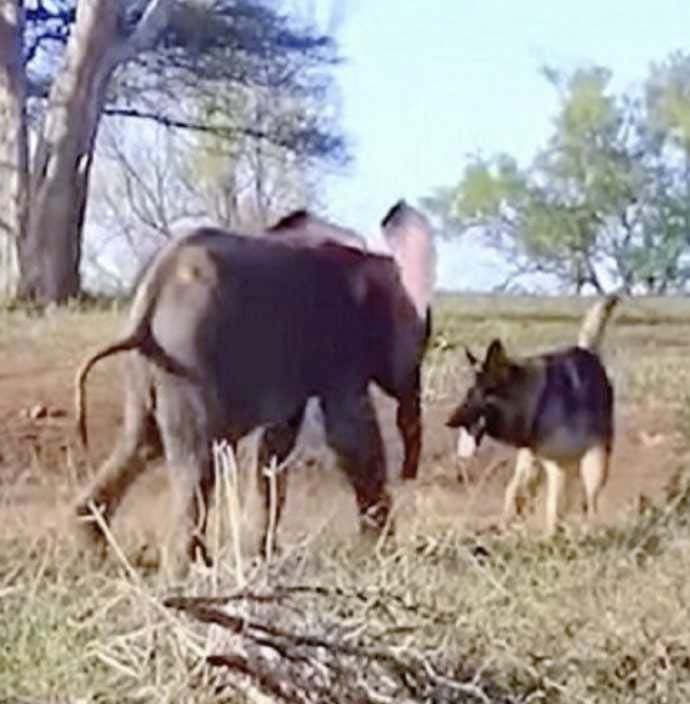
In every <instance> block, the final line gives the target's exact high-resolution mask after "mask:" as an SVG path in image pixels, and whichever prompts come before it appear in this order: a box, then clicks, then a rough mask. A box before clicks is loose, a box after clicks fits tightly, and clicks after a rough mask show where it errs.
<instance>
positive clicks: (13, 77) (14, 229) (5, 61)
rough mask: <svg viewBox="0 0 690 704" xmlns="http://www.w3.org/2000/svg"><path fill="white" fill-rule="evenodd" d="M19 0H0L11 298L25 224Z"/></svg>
mask: <svg viewBox="0 0 690 704" xmlns="http://www.w3.org/2000/svg"><path fill="white" fill-rule="evenodd" d="M23 30H24V10H23V7H22V2H21V0H0V296H2V297H9V296H14V295H15V293H16V291H17V283H18V277H19V267H18V262H17V243H18V242H19V241H20V240H21V238H22V237H23V235H24V228H25V225H26V202H27V200H26V198H27V189H28V140H27V127H26V109H25V108H26V74H25V72H24V65H23V61H22V46H23V44H22V41H23Z"/></svg>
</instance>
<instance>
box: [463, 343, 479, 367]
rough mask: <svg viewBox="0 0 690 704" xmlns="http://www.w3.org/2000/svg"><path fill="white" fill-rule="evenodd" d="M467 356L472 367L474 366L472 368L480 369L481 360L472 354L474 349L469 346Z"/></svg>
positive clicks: (466, 349) (466, 350)
mask: <svg viewBox="0 0 690 704" xmlns="http://www.w3.org/2000/svg"><path fill="white" fill-rule="evenodd" d="M465 357H467V361H468V362H469V363H470V367H472V369H479V367H480V362H479V360H478V359H477V358H476V357H475V356H474V355H473V354H472V350H470V348H469V347H465Z"/></svg>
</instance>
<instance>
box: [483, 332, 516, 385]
mask: <svg viewBox="0 0 690 704" xmlns="http://www.w3.org/2000/svg"><path fill="white" fill-rule="evenodd" d="M509 364H510V359H508V355H507V354H506V350H505V347H503V343H502V342H501V341H500V340H498V339H495V340H493V341H492V342H491V344H490V345H489V349H487V351H486V357H485V359H484V365H483V368H484V371H485V372H486V373H487V374H488V375H489V376H494V377H500V376H501V375H502V373H503V370H504V369H505V368H506V367H507V366H508V365H509Z"/></svg>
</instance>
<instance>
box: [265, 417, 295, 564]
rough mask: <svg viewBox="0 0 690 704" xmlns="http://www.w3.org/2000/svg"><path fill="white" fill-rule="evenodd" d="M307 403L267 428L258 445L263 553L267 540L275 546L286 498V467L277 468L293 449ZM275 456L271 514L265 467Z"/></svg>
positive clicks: (269, 480) (268, 479)
mask: <svg viewBox="0 0 690 704" xmlns="http://www.w3.org/2000/svg"><path fill="white" fill-rule="evenodd" d="M305 407H306V404H304V405H302V406H300V408H299V410H298V411H297V412H296V413H295V414H294V415H293V416H291V417H290V418H288V420H287V421H285V423H279V424H277V425H272V426H269V427H267V428H266V429H265V430H264V432H263V435H262V436H261V441H260V444H259V456H258V461H257V472H258V473H259V476H258V486H259V493H260V494H261V496H262V498H263V504H264V506H263V508H264V529H263V535H262V538H261V550H262V552H263V554H264V557H265V556H266V554H267V552H268V545H269V539H270V541H271V542H272V544H273V546H274V547H275V545H276V533H277V531H278V523H279V521H280V517H281V515H282V513H283V508H284V506H285V499H286V497H287V468H286V467H280V465H281V464H282V463H283V462H284V461H285V460H286V458H287V457H288V455H289V454H290V453H291V452H292V450H293V449H294V447H295V443H296V442H297V436H298V435H299V431H300V428H301V427H302V420H303V418H304V409H305ZM273 457H275V460H276V465H277V466H278V467H279V469H278V471H277V472H276V474H275V477H274V481H275V493H276V495H275V505H274V506H273V508H274V512H273V515H271V508H272V502H271V492H270V488H271V477H269V476H267V475H266V468H267V467H268V466H270V463H271V459H272V458H273Z"/></svg>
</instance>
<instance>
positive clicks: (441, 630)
mask: <svg viewBox="0 0 690 704" xmlns="http://www.w3.org/2000/svg"><path fill="white" fill-rule="evenodd" d="M585 307H586V304H583V303H582V302H579V301H572V300H567V299H564V300H557V299H556V300H548V301H546V300H544V299H529V298H524V299H501V298H488V297H486V298H485V297H476V298H467V297H464V298H457V297H447V298H444V299H443V300H441V301H440V303H439V305H438V306H437V311H436V334H435V338H434V344H433V347H432V349H431V351H430V353H429V358H428V363H427V366H426V369H425V412H426V418H427V427H426V429H425V453H424V457H423V462H422V468H421V472H420V480H419V482H418V484H417V485H416V487H415V488H413V489H409V488H405V491H402V490H400V496H402V497H407V498H408V499H410V501H411V503H408V504H405V505H406V506H407V507H412V508H411V509H410V510H409V511H408V510H407V509H405V510H404V512H407V513H408V514H409V515H403V516H401V522H402V523H403V525H404V530H402V531H401V532H400V535H399V536H398V537H397V539H396V540H394V541H390V542H388V543H384V544H374V543H372V542H370V541H367V540H366V539H364V538H360V537H358V536H356V535H354V534H353V532H352V531H351V530H350V531H349V532H347V531H344V532H341V533H337V532H333V531H331V532H329V530H327V529H323V528H322V526H323V525H324V524H326V525H328V523H329V520H330V519H329V516H330V514H328V513H327V512H326V509H327V508H328V506H329V505H330V504H331V503H332V504H337V503H342V502H341V500H340V498H338V497H343V496H345V497H346V496H347V491H348V490H347V487H344V488H343V486H342V481H341V480H339V479H338V478H337V476H335V475H333V473H332V472H327V471H326V470H324V472H322V473H321V474H319V472H318V468H316V469H312V470H311V471H312V473H313V478H314V482H318V486H319V487H323V486H324V485H326V486H327V487H329V488H328V490H327V491H326V490H324V491H325V493H324V494H321V495H319V497H320V498H317V499H314V498H313V496H311V494H310V493H309V491H308V490H307V489H309V486H310V485H308V484H306V483H302V484H300V483H299V481H298V483H297V484H295V485H293V486H292V487H291V494H290V496H291V500H292V502H293V504H292V508H291V506H290V505H288V512H289V513H290V514H291V516H292V518H290V516H288V517H286V518H288V519H290V520H292V521H293V524H292V525H293V530H292V532H290V528H289V526H288V527H287V528H286V531H287V533H286V535H287V536H289V539H288V540H286V551H285V552H284V553H282V554H281V555H280V557H277V558H275V559H274V560H272V561H271V562H269V563H268V564H266V563H259V562H257V561H256V560H255V558H254V552H253V550H252V549H251V548H250V547H248V545H250V544H251V540H247V539H246V538H247V536H248V535H250V534H251V533H252V530H253V522H252V510H251V501H248V502H247V503H246V505H245V507H244V510H242V511H237V510H234V511H233V510H231V508H232V506H233V505H234V504H235V503H236V498H237V497H236V492H235V491H234V490H233V488H232V480H231V479H232V477H231V476H230V475H224V481H222V482H220V483H219V496H218V501H217V503H218V506H219V507H220V508H219V510H218V511H216V512H215V513H214V515H213V520H212V525H211V528H210V534H211V543H212V545H215V552H216V554H218V555H219V559H218V560H217V561H216V565H215V567H214V568H212V569H211V570H202V569H200V568H199V569H195V570H194V571H193V572H192V574H191V575H190V576H189V577H188V578H187V579H186V580H185V581H184V582H183V583H181V584H175V585H171V584H167V583H165V582H163V581H162V580H161V579H160V578H159V577H158V576H157V574H155V573H154V572H152V571H148V570H146V569H145V568H142V567H139V566H137V565H135V559H134V557H133V555H134V554H135V553H134V552H132V551H131V550H129V548H128V546H127V545H125V542H126V541H125V538H124V537H123V536H124V535H125V533H124V532H123V533H121V534H116V535H114V538H113V539H114V540H116V541H117V544H116V547H117V549H115V550H113V551H111V557H110V559H109V560H108V561H107V562H106V563H105V564H103V563H96V562H95V561H94V560H92V559H90V558H89V557H88V556H85V555H84V554H82V553H81V552H80V551H79V550H78V547H77V544H76V543H75V541H74V540H73V539H72V538H71V533H70V531H69V527H68V524H67V523H66V522H65V521H64V520H63V517H62V514H61V511H62V509H63V508H64V504H65V503H67V502H68V499H69V497H70V496H71V495H72V494H73V492H74V490H75V487H76V484H77V483H78V482H79V481H81V480H82V479H83V476H84V474H85V473H87V472H88V470H87V469H85V467H84V466H83V462H82V461H81V460H79V458H78V457H77V455H76V454H75V453H73V452H72V449H71V439H70V434H69V433H70V431H69V423H68V422H67V420H66V421H64V422H62V421H61V419H60V417H59V416H58V414H56V415H55V418H53V417H51V416H50V413H48V417H47V418H46V419H43V420H37V421H35V422H33V421H30V420H26V419H25V418H24V417H23V416H22V414H21V411H22V410H23V409H25V408H28V407H30V406H32V405H33V404H35V403H43V404H45V405H46V407H47V409H48V411H50V410H51V409H58V410H62V409H65V410H67V411H68V412H71V411H70V407H69V403H70V393H71V392H70V380H71V375H72V373H73V370H74V367H75V366H76V363H77V360H78V359H79V357H80V355H81V354H82V353H83V352H84V349H85V348H86V347H88V346H91V345H93V344H95V343H96V342H97V341H98V340H100V339H102V338H103V337H104V336H107V335H110V334H113V333H114V331H115V330H116V326H117V323H118V320H119V317H118V313H117V312H115V311H109V310H100V311H92V312H89V313H80V312H78V311H69V312H58V313H55V314H53V315H51V316H48V317H43V318H37V317H33V316H28V315H27V314H26V313H23V312H21V311H15V312H8V313H6V314H4V315H3V317H2V322H1V323H0V329H1V332H2V334H0V352H2V354H3V358H4V360H5V366H4V368H3V371H2V374H1V375H0V383H2V388H3V396H2V398H0V413H2V418H3V419H4V421H5V427H6V431H5V435H4V436H3V439H2V446H1V447H0V451H1V452H2V463H1V464H0V471H1V472H2V475H0V492H1V494H0V526H1V528H0V701H26V702H111V701H112V702H130V701H131V702H182V701H184V702H243V701H280V700H281V698H282V700H283V701H317V702H321V701H323V702H328V701H333V702H404V701H410V702H413V701H414V702H417V701H428V702H448V701H459V702H464V701H467V702H528V701H529V702H558V703H561V702H562V703H564V704H566V703H567V704H571V703H573V702H582V703H585V702H586V703H594V702H597V703H598V702H602V703H604V702H606V703H609V702H616V703H617V702H621V703H623V702H626V703H627V702H645V703H646V702H659V703H661V702H666V703H671V702H678V703H680V702H686V701H688V699H689V696H690V631H689V630H688V628H687V624H688V622H690V613H689V611H690V581H689V580H688V579H687V574H688V573H689V571H690V549H689V548H690V543H689V539H690V527H689V525H688V516H689V515H690V514H689V511H690V490H688V488H687V486H686V482H685V468H686V466H687V449H688V444H689V443H688V433H687V430H688V423H687V411H686V409H687V407H688V404H687V394H688V390H689V389H690V384H689V383H688V375H689V374H690V360H688V356H687V352H686V350H687V349H688V345H689V344H690V332H689V331H690V325H689V324H688V323H689V322H690V304H688V303H686V302H685V301H671V302H667V301H658V300H644V301H632V302H626V303H625V304H624V306H623V307H622V308H621V310H620V312H619V314H618V317H617V318H616V320H615V322H614V323H613V325H612V326H611V329H610V335H609V336H608V338H607V342H606V345H605V358H606V361H607V366H608V367H609V369H610V372H611V375H612V377H613V379H614V382H615V385H616V390H617V395H618V398H619V410H618V415H619V418H620V421H621V422H620V424H619V425H620V428H621V429H620V430H619V440H618V442H617V448H616V452H617V453H618V454H617V457H618V460H617V461H618V465H617V466H614V471H612V477H611V485H610V487H609V488H607V494H608V504H607V505H608V508H607V510H606V520H605V521H603V522H602V525H601V526H599V527H597V528H595V529H593V530H591V531H589V532H586V533H585V532H583V531H582V530H581V529H580V523H581V520H580V516H578V515H575V516H573V517H572V519H571V520H570V521H569V522H568V523H567V524H566V525H565V528H564V530H563V531H562V532H561V533H560V534H559V535H558V536H557V537H556V538H554V539H553V540H550V541H546V540H543V539H542V538H541V537H540V535H539V533H538V532H535V531H533V530H530V529H529V528H525V527H522V526H517V527H516V529H515V530H514V531H511V532H509V533H507V534H497V533H495V532H492V531H487V530H481V531H480V530H478V528H477V525H479V524H476V525H475V524H474V523H473V522H472V521H470V520H468V519H467V515H470V514H471V512H472V511H474V510H479V509H477V506H479V507H480V508H482V507H483V508H482V510H485V511H486V512H487V513H492V512H494V513H495V511H494V509H495V507H496V506H498V505H500V496H501V492H502V489H503V486H504V485H505V481H506V479H507V476H508V471H509V468H506V469H505V470H504V471H503V473H502V474H501V473H499V474H497V475H496V477H495V481H494V482H493V483H491V482H488V481H487V482H483V481H482V473H481V468H480V470H477V472H476V473H475V474H472V475H471V477H470V485H469V486H466V485H462V486H461V485H458V482H457V481H456V479H455V475H456V473H457V466H456V461H455V460H454V458H453V456H452V445H453V438H452V437H449V436H448V435H447V433H446V431H445V429H443V427H442V420H443V418H444V413H445V412H446V410H447V408H448V407H449V405H450V404H452V401H453V399H454V398H456V397H457V396H458V394H459V393H460V391H461V390H462V387H463V384H464V383H465V382H466V380H467V374H466V369H465V367H464V363H463V359H464V355H463V354H462V353H461V346H462V345H463V344H469V345H471V346H472V347H473V348H475V349H477V350H480V349H481V348H482V346H483V345H485V344H486V343H488V342H489V341H490V340H491V339H492V338H493V337H496V336H498V337H501V338H503V339H504V340H505V342H506V344H507V346H508V349H509V350H511V351H515V352H516V353H527V352H533V351H537V350H540V349H547V348H549V347H551V346H553V345H557V344H564V343H568V342H571V341H572V340H573V339H574V338H575V334H576V330H577V325H578V321H579V317H580V315H581V313H582V311H583V310H584V308H585ZM113 368H114V367H111V369H113ZM118 383H119V382H118V380H117V376H116V375H113V374H112V373H108V372H107V371H106V372H104V373H102V374H101V376H100V377H99V379H96V381H95V383H94V387H95V388H94V391H93V393H92V396H91V399H90V401H91V403H92V408H93V415H92V417H93V423H94V435H95V436H98V435H99V434H100V436H102V444H101V445H98V446H97V447H98V448H99V449H97V454H98V455H99V457H100V456H102V455H103V454H104V453H105V452H106V451H107V448H108V446H109V444H110V443H111V442H112V435H113V429H114V427H115V425H116V423H117V417H118V409H117V402H118V392H117V386H118ZM384 421H385V422H386V423H387V425H390V423H389V421H390V418H389V416H386V414H385V413H384ZM387 432H390V431H389V430H388V431H387ZM642 432H644V433H645V434H644V436H643V441H642V440H640V439H639V438H640V433H642ZM27 438H28V439H27ZM392 456H393V457H395V453H392ZM487 461H488V460H487ZM241 469H248V468H246V467H244V464H243V463H241ZM627 470H629V473H628V474H626V471H627ZM338 481H340V482H341V483H340V484H338V483H337V482H338ZM396 486H397V485H396ZM305 487H306V488H305ZM338 491H340V492H341V493H340V494H338ZM310 496H311V498H310ZM329 497H330V499H329ZM632 499H635V500H634V501H633V500H632ZM401 500H402V499H401ZM311 502H313V503H311ZM492 502H493V503H492ZM315 505H317V506H318V507H319V508H318V511H317V510H316V509H313V506H315ZM487 506H489V507H493V508H486V507H487ZM151 507H153V508H151ZM312 510H314V518H313V520H312V519H310V521H311V523H310V521H307V520H306V519H305V518H304V515H302V516H299V515H296V514H300V513H301V514H306V513H309V512H310V511H312ZM155 511H164V509H161V508H160V506H159V505H158V504H156V503H155V502H154V503H151V504H150V505H149V508H148V510H147V511H146V510H145V511H144V512H148V513H152V512H154V513H155ZM319 511H321V513H319ZM348 516H349V514H348ZM319 517H320V518H319ZM317 519H318V520H317ZM343 520H344V521H345V519H343ZM347 520H351V518H348V519H347ZM540 520H541V514H538V515H537V516H536V522H537V523H539V521H540ZM299 521H301V522H299ZM334 522H337V521H334ZM345 522H346V521H345ZM310 525H311V530H309V526H310ZM295 526H298V527H299V528H300V530H297V528H295ZM120 548H121V551H120ZM219 596H223V597H228V598H225V599H217V598H212V597H219ZM183 597H184V598H183ZM209 656H211V657H210V659H209Z"/></svg>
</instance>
